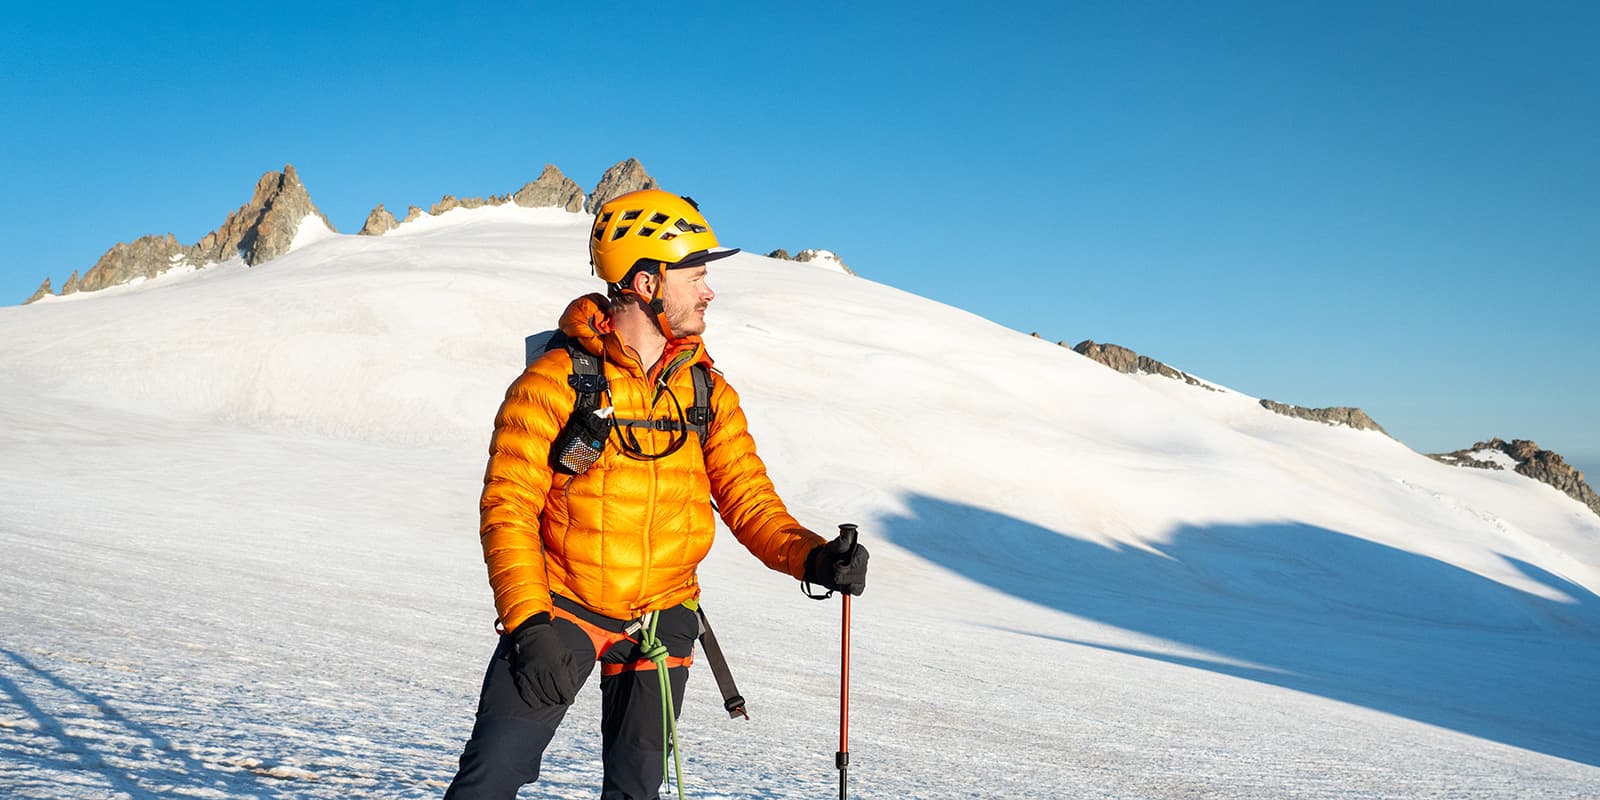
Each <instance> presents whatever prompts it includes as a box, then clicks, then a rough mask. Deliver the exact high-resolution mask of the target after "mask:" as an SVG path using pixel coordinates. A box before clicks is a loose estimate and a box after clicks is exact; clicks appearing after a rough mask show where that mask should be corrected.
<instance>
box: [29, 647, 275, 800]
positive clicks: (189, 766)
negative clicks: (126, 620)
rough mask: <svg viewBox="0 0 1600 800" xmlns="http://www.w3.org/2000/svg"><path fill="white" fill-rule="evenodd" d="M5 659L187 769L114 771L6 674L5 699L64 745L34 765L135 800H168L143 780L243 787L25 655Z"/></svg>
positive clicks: (236, 790)
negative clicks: (98, 779)
mask: <svg viewBox="0 0 1600 800" xmlns="http://www.w3.org/2000/svg"><path fill="white" fill-rule="evenodd" d="M0 656H5V657H6V658H7V659H9V660H10V661H12V662H13V663H15V664H17V665H18V666H20V667H22V668H23V669H25V670H27V671H28V672H31V673H32V674H34V675H35V676H37V677H38V678H40V679H42V680H44V681H46V682H47V683H49V684H51V685H53V686H55V687H56V688H57V689H59V690H61V691H63V692H65V693H67V694H69V695H71V696H73V697H74V698H76V699H77V700H78V701H80V702H82V703H86V704H88V705H91V706H94V707H95V709H97V710H98V711H99V713H100V717H101V718H102V719H105V720H107V721H109V722H112V723H115V724H116V725H117V726H118V728H119V729H120V730H121V731H122V732H125V733H131V734H133V735H134V736H137V737H138V738H140V739H143V740H145V741H147V742H149V743H150V747H151V748H152V749H154V750H155V751H157V752H159V753H160V754H162V756H163V757H170V758H176V759H179V760H180V761H181V762H182V763H183V767H180V768H173V767H163V768H153V767H148V766H141V767H139V768H138V772H137V773H134V772H130V771H128V770H126V769H122V768H117V767H113V766H112V765H111V764H109V763H107V762H106V760H105V759H104V758H103V757H102V756H101V755H100V754H99V753H98V752H96V748H97V747H102V746H104V745H103V743H100V742H97V741H96V740H95V739H91V738H85V737H82V736H77V735H74V734H73V733H71V732H70V731H68V730H67V729H66V727H65V726H64V725H63V724H62V722H61V720H60V719H58V718H57V717H56V716H55V715H54V714H52V713H50V712H49V711H47V710H45V709H44V708H43V707H42V706H41V705H40V704H39V703H38V702H36V701H35V700H34V699H33V698H32V697H30V696H29V695H28V693H27V692H26V691H24V690H23V688H22V687H21V686H20V685H18V684H17V682H16V681H13V680H11V679H9V678H7V677H6V676H5V675H3V674H0V696H4V697H6V698H7V699H9V700H10V701H11V702H13V703H15V704H16V706H17V708H18V710H20V711H22V712H23V713H24V714H26V715H28V717H30V718H32V719H33V720H34V722H36V723H37V724H38V726H39V728H38V730H39V733H40V734H42V735H44V736H47V737H49V738H52V739H54V740H56V742H57V744H58V747H57V752H58V753H59V755H53V756H49V757H43V758H40V757H31V756H30V758H31V759H32V760H34V761H36V762H38V763H39V764H40V765H41V766H44V767H46V768H54V769H60V770H64V771H78V772H87V773H91V774H95V775H100V776H102V777H104V778H105V779H106V780H107V781H108V782H109V783H110V784H111V788H113V789H115V790H116V791H118V792H121V793H124V794H126V795H128V796H129V797H132V798H134V800H159V798H161V797H163V796H164V795H158V794H155V793H153V792H151V791H149V790H148V789H145V788H144V787H143V786H142V785H141V782H140V779H141V778H142V779H143V780H144V781H146V782H154V783H158V784H163V783H171V784H176V785H193V784H195V783H196V782H201V781H204V782H206V783H208V785H209V784H213V782H214V781H216V780H219V779H222V780H226V781H227V782H228V783H230V784H233V783H237V781H235V780H231V779H229V778H228V777H227V776H225V775H221V774H219V773H217V772H216V771H215V770H214V769H211V768H209V767H208V766H207V765H206V764H205V763H203V762H201V761H199V760H197V759H195V758H194V757H193V756H190V755H188V754H187V753H184V752H183V751H182V750H180V749H178V748H177V747H175V746H174V745H173V743H172V742H171V741H170V740H168V739H167V738H166V737H164V736H162V735H161V734H159V733H157V732H156V731H155V730H154V729H152V728H151V727H149V726H148V725H144V724H141V723H140V722H138V721H136V720H133V719H131V718H129V717H128V716H127V715H125V714H123V713H122V712H120V711H118V710H117V709H115V708H113V707H112V706H111V705H110V704H109V703H108V702H106V700H105V699H103V698H101V697H98V696H96V695H94V694H91V693H89V692H87V691H84V690H83V689H80V688H78V687H76V686H73V685H72V684H70V683H67V682H66V681H64V680H62V679H61V678H60V677H58V676H56V675H55V674H53V673H51V672H50V671H49V670H46V669H43V668H41V667H39V666H38V665H36V664H34V663H33V662H32V661H30V660H28V659H27V658H26V657H24V656H22V655H21V654H19V653H14V652H12V651H10V650H7V649H4V648H0ZM124 757H126V756H124ZM227 788H228V791H230V792H231V793H232V796H234V797H249V798H257V799H258V800H259V798H261V795H260V794H257V793H254V792H248V791H243V790H241V788H240V787H239V786H236V785H230V786H228V787H227Z"/></svg>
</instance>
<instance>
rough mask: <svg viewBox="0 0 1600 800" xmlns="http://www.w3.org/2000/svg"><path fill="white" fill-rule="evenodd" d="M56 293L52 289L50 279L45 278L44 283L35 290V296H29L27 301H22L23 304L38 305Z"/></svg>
mask: <svg viewBox="0 0 1600 800" xmlns="http://www.w3.org/2000/svg"><path fill="white" fill-rule="evenodd" d="M55 293H56V292H55V290H54V289H52V288H50V279H49V278H45V279H44V283H41V284H39V288H37V289H35V290H33V294H31V295H29V296H28V299H27V300H24V301H22V304H23V305H27V304H29V303H37V302H39V301H40V300H41V299H43V298H45V297H49V296H53V295H54V294H55Z"/></svg>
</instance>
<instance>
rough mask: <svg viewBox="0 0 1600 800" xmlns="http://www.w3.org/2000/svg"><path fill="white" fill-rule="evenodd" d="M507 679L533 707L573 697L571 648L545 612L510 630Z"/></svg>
mask: <svg viewBox="0 0 1600 800" xmlns="http://www.w3.org/2000/svg"><path fill="white" fill-rule="evenodd" d="M511 679H512V681H513V682H515V683H516V684H517V694H520V695H522V701H523V702H525V703H527V704H528V705H530V706H533V707H534V708H539V707H541V706H565V705H571V704H572V700H573V698H575V697H576V696H577V694H578V685H577V682H576V681H575V680H573V678H572V651H571V650H569V649H567V646H566V645H565V644H563V643H562V641H561V637H560V635H558V634H557V633H556V630H555V628H554V627H552V626H551V625H550V615H549V614H546V613H542V612H541V613H538V614H534V615H533V616H532V617H529V618H528V620H527V621H526V622H524V623H522V624H521V625H518V626H517V629H516V630H515V631H512V632H511Z"/></svg>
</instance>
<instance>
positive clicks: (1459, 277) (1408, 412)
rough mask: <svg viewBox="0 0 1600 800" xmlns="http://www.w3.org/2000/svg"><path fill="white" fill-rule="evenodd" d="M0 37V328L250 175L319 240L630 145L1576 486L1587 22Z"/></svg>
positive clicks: (861, 239)
mask: <svg viewBox="0 0 1600 800" xmlns="http://www.w3.org/2000/svg"><path fill="white" fill-rule="evenodd" d="M752 6H760V8H759V9H757V10H752V8H751V7H752ZM0 32H3V34H0V178H3V180H4V188H5V191H4V192H0V302H5V303H18V302H21V301H22V300H23V299H25V298H26V297H27V296H28V295H29V294H31V293H32V292H33V290H34V289H35V288H36V287H37V286H38V284H39V282H40V281H41V280H42V279H44V278H45V277H46V276H48V277H50V278H51V279H52V281H53V282H54V284H55V286H56V287H57V288H58V289H59V287H60V286H61V284H62V282H63V281H64V280H65V279H66V278H67V276H68V275H69V274H70V273H71V272H72V270H74V269H77V270H80V271H81V270H86V269H87V268H88V267H89V266H91V265H92V264H93V263H94V261H95V260H96V259H97V258H98V257H99V256H100V255H101V254H102V253H103V252H104V251H105V250H106V249H107V248H109V247H110V246H111V245H112V244H114V243H116V242H118V241H125V240H131V239H134V238H136V237H138V236H141V235H145V234H150V233H166V232H169V231H170V232H172V233H173V234H175V235H176V236H177V238H178V240H179V241H181V242H183V243H185V244H187V243H192V242H194V241H196V240H198V239H199V238H200V237H201V236H203V235H204V234H205V233H206V232H207V231H210V230H211V229H213V228H215V227H216V226H217V225H218V224H220V223H221V222H222V220H223V218H224V217H225V216H226V215H227V213H228V212H229V211H231V210H233V209H234V208H237V207H238V206H239V205H240V204H242V203H244V202H245V201H246V200H248V199H249V195H250V191H251V189H252V188H253V186H254V183H255V181H256V179H257V178H259V177H260V176H261V174H262V173H264V172H266V171H268V170H271V169H278V168H281V167H282V166H283V165H284V164H285V163H292V164H294V165H295V167H296V168H297V169H298V170H299V171H300V175H301V178H302V180H304V182H305V183H306V185H307V187H308V188H309V189H310V190H311V194H312V197H313V199H314V200H315V201H316V202H317V204H318V205H319V206H320V207H321V208H322V209H323V211H324V212H326V213H327V214H328V216H329V217H330V218H331V219H332V220H333V222H334V224H335V225H336V226H337V227H338V228H339V229H340V230H342V231H345V232H354V231H355V230H357V229H359V227H360V226H361V223H362V221H363V220H364V219H365V217H366V214H367V212H368V211H370V210H371V208H372V207H373V206H374V205H376V204H377V203H379V202H382V203H384V204H386V205H387V206H388V207H389V208H390V209H392V210H394V211H396V212H398V213H403V212H404V209H405V208H406V206H408V205H413V204H414V205H419V206H423V207H424V208H425V207H427V206H428V205H430V204H431V203H433V202H434V201H436V200H438V199H439V197H440V196H441V195H443V194H446V193H450V194H455V195H458V196H470V195H487V194H498V193H506V192H511V191H514V190H516V189H517V188H518V187H519V186H521V185H522V184H523V183H525V182H526V181H528V180H531V179H533V178H534V177H536V176H537V175H538V174H539V171H540V169H541V168H542V167H543V165H544V164H545V163H554V164H555V165H556V166H558V167H559V168H560V169H561V170H562V171H563V172H565V173H566V174H568V175H569V176H571V177H572V178H573V179H574V180H576V181H578V183H579V184H581V185H583V186H584V187H585V188H586V189H588V188H592V187H593V186H594V184H595V182H596V181H597V180H598V178H599V176H600V173H601V172H602V171H603V170H604V169H605V168H606V167H607V166H609V165H611V164H613V163H615V162H617V161H619V160H621V159H623V158H626V157H628V156H634V157H637V158H639V159H640V160H641V161H642V162H643V163H644V165H645V167H646V168H647V169H648V170H649V171H650V172H651V174H652V175H654V176H655V177H656V178H657V179H658V180H660V181H661V182H662V183H663V184H664V185H665V186H666V187H667V188H669V189H673V190H676V191H680V192H683V193H687V194H691V195H693V196H695V198H696V199H698V200H700V201H701V203H702V205H703V207H704V209H705V211H706V213H707V215H708V217H709V218H710V220H711V221H712V224H713V225H714V226H715V227H716V229H717V232H718V234H719V236H720V237H721V238H722V239H723V240H724V241H725V242H726V243H727V244H730V245H733V246H742V247H745V248H746V249H750V250H755V251H760V252H766V251H768V250H771V249H774V248H779V247H783V248H786V249H789V250H790V251H795V250H799V249H801V248H805V247H824V248H828V249H832V250H835V251H837V252H838V253H839V254H840V255H841V256H842V257H843V258H844V260H845V261H846V262H847V263H849V264H850V265H851V266H853V267H854V268H856V269H857V270H858V271H859V272H861V273H862V274H863V275H865V276H867V277H870V278H872V279H875V280H879V281H882V282H885V283H889V284H892V285H895V286H898V287H900V288H903V289H906V290H909V291H912V292H916V293H918V294H922V295H926V296H929V297H932V298H935V299H938V300H942V301H944V302H948V303H951V304H954V305H957V306H961V307H963V308H966V309H968V310H970V311H973V312H975V313H977V314H980V315H983V316H985V317H988V318H990V319H992V320H994V321H996V322H998V323H1001V324H1003V325H1006V326H1009V327H1011V328H1015V329H1017V330H1019V331H1023V332H1032V331H1038V332H1039V333H1040V335H1042V336H1044V337H1045V338H1047V339H1050V340H1052V341H1054V340H1065V341H1067V342H1068V344H1074V343H1076V342H1078V341H1080V340H1082V339H1086V338H1092V339H1095V340H1097V341H1109V342H1115V343H1118V344H1122V345H1125V346H1128V347H1132V348H1134V349H1136V350H1138V351H1139V352H1141V353H1145V354H1147V355H1151V356H1153V357H1156V358H1159V359H1162V360H1164V361H1166V362H1168V363H1170V364H1173V365H1174V366H1177V367H1179V368H1180V369H1184V370H1187V371H1190V372H1193V373H1195V374H1198V375H1201V376H1203V377H1206V378H1209V379H1211V380H1215V381H1218V382H1220V383H1223V384H1226V385H1230V386H1232V387H1234V388H1236V389H1239V390H1240V391H1244V392H1247V393H1250V394H1253V395H1257V396H1262V397H1270V398H1273V399H1276V400H1281V401H1284V402H1290V403H1297V404H1300V405H1313V406H1325V405H1359V406H1362V407H1363V408H1365V409H1366V410H1367V411H1368V412H1370V413H1371V414H1372V415H1373V416H1374V417H1375V418H1376V419H1377V420H1378V421H1379V422H1380V423H1382V424H1383V425H1384V426H1385V427H1386V428H1388V430H1389V431H1390V432H1391V433H1393V434H1395V435H1396V436H1397V437H1399V438H1400V439H1401V440H1403V441H1405V442H1406V443H1407V444H1410V445H1411V446H1413V447H1415V448H1417V449H1419V450H1424V451H1433V450H1445V449H1455V448H1458V447H1463V446H1466V445H1469V444H1471V443H1472V442H1473V441H1475V440H1478V439H1483V438H1487V437H1489V436H1501V437H1505V438H1511V437H1520V438H1532V439H1535V440H1537V441H1538V442H1539V443H1540V444H1541V445H1543V446H1545V447H1549V448H1552V449H1555V450H1557V451H1559V452H1562V453H1563V454H1565V455H1566V456H1567V457H1568V458H1569V459H1570V460H1573V461H1575V462H1578V463H1579V464H1582V465H1585V466H1588V467H1590V468H1591V469H1593V470H1594V472H1595V473H1596V474H1597V476H1600V420H1597V416H1600V415H1597V412H1596V403H1595V398H1596V397H1597V395H1600V322H1596V318H1597V315H1596V313H1595V307H1596V305H1597V301H1600V288H1597V283H1600V281H1597V278H1600V46H1597V45H1596V42H1597V41H1600V4H1594V3H1587V2H1577V3H1526V2H1520V3H1511V2H1507V3H1470V2H1416V3H1403V2H1380V3H1360V2H1322V3H1318V2H1262V3H1194V2H1174V3H1130V4H1110V3H1094V4H1082V5H1075V4H1061V3H1037V4H1032V3H939V2H934V3H927V2H921V3H899V2H880V3H832V2H806V3H792V4H791V3H772V4H749V3H711V4H703V3H693V2H682V3H674V4H669V5H665V6H663V5H659V4H628V3H617V4H594V3H582V4H579V3H532V2H525V3H519V2H494V3H461V4H448V3H428V4H411V3H388V4H382V5H370V6H363V7H361V8H355V4H326V7H324V5H323V4H297V3H289V2H280V3H269V4H255V5H248V6H240V5H236V4H235V5H230V4H214V3H205V4H199V3H195V4H186V3H162V4H130V3H117V4H103V5H102V4H94V3H88V4H84V3H64V4H42V3H41V4H27V5H24V6H19V7H17V8H12V9H9V10H8V11H7V13H6V15H4V17H3V18H0ZM0 346H3V344H0ZM1004 379H1005V376H1003V375H996V376H995V380H997V381H1003V380H1004ZM1040 402H1043V403H1049V402H1051V399H1050V398H1040ZM997 411H998V410H997Z"/></svg>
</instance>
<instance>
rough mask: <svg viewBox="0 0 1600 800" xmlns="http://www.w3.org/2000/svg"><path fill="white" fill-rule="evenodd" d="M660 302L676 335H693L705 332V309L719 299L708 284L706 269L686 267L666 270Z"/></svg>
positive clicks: (702, 267) (703, 267)
mask: <svg viewBox="0 0 1600 800" xmlns="http://www.w3.org/2000/svg"><path fill="white" fill-rule="evenodd" d="M663 272H664V273H665V282H664V283H662V285H661V302H662V305H663V307H664V308H665V309H666V313H667V324H668V325H670V326H671V327H672V333H673V335H675V336H679V337H683V336H694V335H697V334H701V333H705V332H706V306H707V305H710V303H711V300H712V298H714V297H716V296H717V293H716V292H713V291H711V286H710V284H708V283H706V268H705V266H704V265H702V266H698V267H686V268H684V269H669V270H663Z"/></svg>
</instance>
